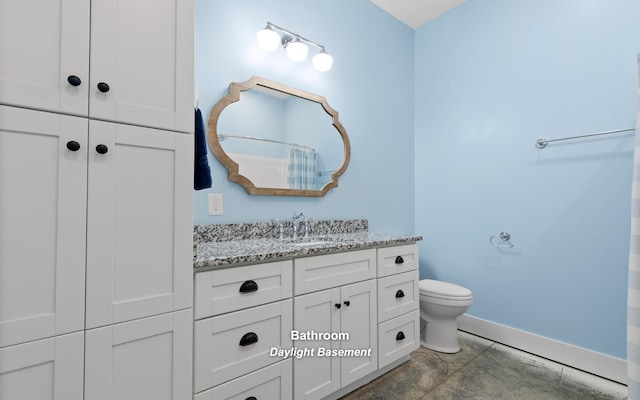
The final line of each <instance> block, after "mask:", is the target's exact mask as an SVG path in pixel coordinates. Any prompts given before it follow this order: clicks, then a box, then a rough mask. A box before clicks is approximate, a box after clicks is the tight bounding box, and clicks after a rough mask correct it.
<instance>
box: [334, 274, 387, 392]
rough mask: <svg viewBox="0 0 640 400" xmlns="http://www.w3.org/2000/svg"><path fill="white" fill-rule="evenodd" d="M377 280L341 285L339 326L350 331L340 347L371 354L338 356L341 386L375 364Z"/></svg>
mask: <svg viewBox="0 0 640 400" xmlns="http://www.w3.org/2000/svg"><path fill="white" fill-rule="evenodd" d="M376 287H377V283H376V281H375V280H374V279H373V280H368V281H364V282H360V283H354V284H352V285H348V286H343V287H342V291H341V299H342V312H341V315H340V330H341V331H342V332H344V333H348V334H349V340H347V341H342V349H356V350H363V351H366V350H368V349H371V353H370V356H361V355H360V356H354V357H346V356H345V357H341V358H340V362H341V366H340V376H341V378H340V382H341V384H342V387H344V386H346V385H348V384H350V383H352V382H355V381H356V380H358V379H360V378H362V377H364V376H366V375H367V374H369V373H371V372H373V371H375V370H376V369H377V368H378V352H377V346H378V326H377V324H378V317H377V316H378V308H377V296H376V293H377V290H376Z"/></svg>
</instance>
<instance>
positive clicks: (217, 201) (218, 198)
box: [209, 193, 224, 215]
mask: <svg viewBox="0 0 640 400" xmlns="http://www.w3.org/2000/svg"><path fill="white" fill-rule="evenodd" d="M223 211H224V208H223V201H222V193H209V215H222V214H223Z"/></svg>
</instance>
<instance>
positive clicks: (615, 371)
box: [458, 314, 627, 385]
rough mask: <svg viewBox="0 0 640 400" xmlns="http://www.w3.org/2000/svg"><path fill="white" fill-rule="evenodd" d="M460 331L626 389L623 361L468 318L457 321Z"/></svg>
mask: <svg viewBox="0 0 640 400" xmlns="http://www.w3.org/2000/svg"><path fill="white" fill-rule="evenodd" d="M458 329H460V330H461V331H465V332H469V333H472V334H474V335H477V336H482V337H484V338H487V339H489V340H492V341H494V342H498V343H501V344H504V345H507V346H510V347H515V348H516V349H519V350H522V351H526V352H527V353H531V354H535V355H537V356H539V357H543V358H546V359H549V360H552V361H555V362H558V363H560V364H565V365H568V366H570V367H573V368H576V369H580V370H582V371H586V372H589V373H591V374H594V375H598V376H601V377H603V378H607V379H610V380H612V381H615V382H619V383H622V384H624V385H626V384H627V362H626V360H622V359H620V358H616V357H612V356H608V355H606V354H602V353H598V352H595V351H591V350H587V349H584V348H581V347H577V346H573V345H570V344H567V343H563V342H559V341H557V340H553V339H549V338H546V337H543V336H539V335H536V334H533V333H529V332H526V331H522V330H519V329H515V328H511V327H508V326H506V325H501V324H497V323H495V322H491V321H487V320H484V319H480V318H476V317H472V316H470V315H466V314H464V315H462V316H460V317H458Z"/></svg>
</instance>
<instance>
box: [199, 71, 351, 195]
mask: <svg viewBox="0 0 640 400" xmlns="http://www.w3.org/2000/svg"><path fill="white" fill-rule="evenodd" d="M207 141H208V142H209V147H210V148H211V151H212V152H213V154H214V155H215V156H216V158H217V159H218V160H219V161H220V162H221V163H222V165H224V166H225V167H226V168H227V170H228V171H229V180H230V181H232V182H236V183H238V184H240V185H241V186H242V187H243V188H244V189H245V190H246V191H247V192H248V193H249V194H252V195H267V196H310V197H322V196H325V195H326V194H327V192H328V191H329V190H331V189H332V188H334V187H336V186H338V178H339V177H340V176H341V175H342V174H343V173H344V172H345V170H346V169H347V166H348V165H349V159H350V158H351V146H350V144H349V137H348V136H347V132H346V131H345V129H344V127H343V126H342V124H341V123H340V121H339V120H338V112H337V111H336V110H334V109H333V108H331V106H330V105H329V103H327V100H326V99H325V98H324V97H322V96H319V95H316V94H313V93H309V92H305V91H303V90H300V89H296V88H293V87H290V86H287V85H284V84H281V83H278V82H274V81H270V80H268V79H264V78H261V77H257V76H253V77H251V78H250V79H249V80H247V81H246V82H232V83H231V84H230V85H229V94H228V95H227V96H225V97H223V98H222V99H220V100H219V101H218V102H217V103H216V104H215V106H213V109H212V110H211V114H210V115H209V120H208V123H207Z"/></svg>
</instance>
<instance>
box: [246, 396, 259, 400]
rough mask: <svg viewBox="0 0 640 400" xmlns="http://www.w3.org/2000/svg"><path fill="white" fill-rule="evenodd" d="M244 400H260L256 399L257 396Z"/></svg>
mask: <svg viewBox="0 0 640 400" xmlns="http://www.w3.org/2000/svg"><path fill="white" fill-rule="evenodd" d="M244 400H258V399H256V396H251V397H247V398H246V399H244Z"/></svg>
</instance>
